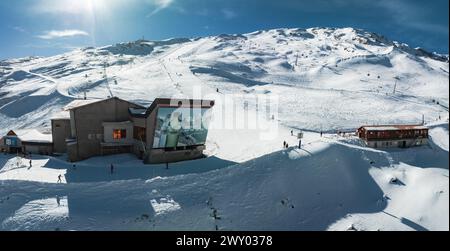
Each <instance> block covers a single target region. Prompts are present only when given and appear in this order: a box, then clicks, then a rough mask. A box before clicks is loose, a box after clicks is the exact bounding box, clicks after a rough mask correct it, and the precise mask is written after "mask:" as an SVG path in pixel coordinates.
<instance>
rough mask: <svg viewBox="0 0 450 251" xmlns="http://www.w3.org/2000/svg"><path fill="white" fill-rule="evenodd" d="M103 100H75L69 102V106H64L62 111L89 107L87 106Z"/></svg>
mask: <svg viewBox="0 0 450 251" xmlns="http://www.w3.org/2000/svg"><path fill="white" fill-rule="evenodd" d="M103 100H105V99H76V100H74V101H72V102H70V103H69V104H67V105H66V106H64V110H66V111H68V110H72V109H75V108H78V107H81V106H85V105H89V104H93V103H96V102H100V101H103Z"/></svg>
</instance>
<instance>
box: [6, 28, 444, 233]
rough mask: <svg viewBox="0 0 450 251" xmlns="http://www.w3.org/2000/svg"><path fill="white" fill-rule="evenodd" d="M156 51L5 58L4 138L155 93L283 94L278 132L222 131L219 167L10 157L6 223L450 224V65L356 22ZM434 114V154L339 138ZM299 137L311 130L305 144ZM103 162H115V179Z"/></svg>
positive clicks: (213, 149) (213, 146)
mask: <svg viewBox="0 0 450 251" xmlns="http://www.w3.org/2000/svg"><path fill="white" fill-rule="evenodd" d="M361 41H363V42H361ZM364 41H366V42H364ZM146 43H148V42H145V41H144V42H142V41H141V42H139V41H138V42H135V43H129V44H127V45H120V46H107V47H104V48H85V49H80V50H76V51H73V52H69V53H66V54H62V55H57V56H53V57H49V58H24V59H15V60H6V61H2V62H1V64H0V133H1V134H2V135H3V134H4V133H5V132H7V131H8V130H9V129H17V128H37V129H40V130H41V131H47V132H48V131H49V126H50V124H49V119H50V117H51V116H52V115H53V114H55V113H57V112H59V111H60V109H61V108H62V107H63V106H64V105H65V104H67V103H69V102H70V101H71V100H73V99H75V98H79V97H81V96H82V95H84V92H86V94H87V96H88V98H105V97H106V96H108V95H110V93H111V92H112V93H113V94H114V95H116V96H119V97H121V98H124V99H130V100H131V101H136V102H140V103H144V104H145V105H149V103H150V102H151V100H152V99H154V98H156V97H194V98H202V97H205V95H206V96H208V95H215V96H216V97H218V98H221V97H224V96H225V95H226V94H262V95H269V94H273V95H278V96H279V97H280V101H279V102H280V103H279V114H278V121H277V122H279V125H278V129H277V135H276V136H275V137H274V138H271V139H269V140H263V139H261V135H263V134H264V133H265V132H264V131H262V130H254V129H235V130H227V129H220V128H215V127H213V128H211V129H210V132H209V135H208V140H207V144H206V147H207V150H206V151H205V153H206V154H207V155H208V158H206V159H202V160H195V161H187V162H183V163H175V164H171V167H170V169H169V170H165V167H164V166H163V165H151V166H146V165H143V164H142V163H141V162H140V161H139V160H137V159H136V158H135V157H134V156H132V155H117V156H107V157H96V158H91V159H89V160H85V161H82V162H79V163H77V166H76V168H75V169H74V168H73V167H72V165H71V164H69V163H67V162H65V161H64V156H62V157H59V158H55V157H46V156H33V158H34V159H33V166H32V167H31V168H30V167H28V166H27V164H28V159H21V158H19V157H17V156H12V155H1V156H0V229H1V230H216V229H219V230H417V231H422V230H448V228H449V226H448V204H449V202H448V192H449V191H448V142H449V139H448V137H449V136H448V62H442V61H438V60H435V59H432V58H430V57H427V56H423V55H421V54H419V53H418V52H414V49H411V48H409V47H405V46H404V45H399V44H396V43H394V42H390V41H388V40H385V39H384V38H380V37H379V36H377V35H375V34H371V33H365V32H362V31H358V30H354V29H351V28H344V29H317V28H313V29H307V30H300V29H277V30H269V31H261V32H255V33H249V34H244V35H242V36H240V35H220V36H215V37H206V38H200V39H196V40H190V41H187V40H180V41H179V43H178V41H175V42H174V43H171V42H163V43H160V44H159V45H155V46H153V45H152V46H153V47H151V48H149V47H148V46H143V45H144V44H146ZM121 50H124V51H121ZM127 50H129V51H131V52H132V53H129V54H127ZM149 51H150V52H149ZM111 52H114V54H113V53H111ZM447 61H448V58H447ZM105 65H106V68H104V66H105ZM105 70H106V74H107V79H108V81H105V78H104V74H105V73H104V72H105ZM194 88H198V90H200V91H201V94H202V95H203V96H202V97H195V96H194V95H195V93H193V90H194ZM394 88H395V93H394V91H393V90H394ZM216 89H219V92H218V93H217V92H216ZM242 99H243V98H242V97H234V100H233V101H234V102H235V103H236V104H237V105H238V107H237V111H238V112H240V113H244V112H252V111H255V110H256V104H255V102H254V100H248V102H249V103H248V108H246V109H245V108H243V107H241V106H240V104H241V103H240V102H241V101H242ZM219 109H221V107H220V102H219V104H218V105H216V106H215V107H214V108H213V111H214V114H219ZM422 114H425V122H426V123H427V124H428V125H429V126H430V128H431V129H430V145H429V146H428V147H419V148H414V149H401V150H400V149H390V150H386V149H370V148H367V147H365V146H363V145H362V144H361V143H359V141H358V140H357V139H356V138H355V137H354V136H351V135H349V136H347V137H340V136H337V135H336V134H334V133H335V131H336V130H344V131H349V132H350V131H354V129H355V128H357V127H358V126H360V125H362V124H388V123H419V122H420V121H421V119H422ZM223 116H224V118H225V120H232V119H236V118H235V116H234V114H233V113H231V112H229V113H224V114H223ZM438 117H440V120H439V119H438ZM239 119H242V118H239ZM239 119H237V121H236V123H237V122H242V121H240V120H239ZM442 121H447V122H442ZM273 122H274V121H271V120H269V119H268V118H265V119H263V120H262V123H264V124H271V123H273ZM291 130H294V132H295V133H296V132H298V131H299V130H303V131H304V134H305V136H304V139H302V149H298V148H296V146H297V145H298V140H297V138H296V137H295V136H291V134H290V131H291ZM319 131H323V132H324V135H323V137H320V136H319V134H318V133H317V132H319ZM283 141H286V142H287V143H288V144H289V145H290V148H289V149H282V142H283ZM105 163H116V164H115V166H117V168H116V169H117V171H116V173H115V174H114V175H110V174H109V173H108V170H107V166H108V164H105ZM58 175H62V176H63V179H62V181H61V184H58V183H57V182H58V178H57V177H58ZM393 178H395V179H393ZM391 180H396V182H394V183H392V182H390V181H391Z"/></svg>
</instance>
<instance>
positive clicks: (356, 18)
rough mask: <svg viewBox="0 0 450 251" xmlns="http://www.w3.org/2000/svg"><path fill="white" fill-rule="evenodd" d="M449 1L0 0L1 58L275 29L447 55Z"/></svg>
mask: <svg viewBox="0 0 450 251" xmlns="http://www.w3.org/2000/svg"><path fill="white" fill-rule="evenodd" d="M448 9H449V1H448V0H431V1H426V0H378V1H375V0H314V1H312V0H308V1H306V0H305V1H303V0H4V1H0V59H5V58H13V57H22V56H30V55H39V56H48V55H55V54H58V53H62V52H65V51H68V50H71V49H74V48H77V47H85V46H102V45H108V44H113V43H117V42H125V41H131V40H136V39H139V38H142V37H144V38H145V39H154V40H159V39H166V38H171V37H198V36H207V35H217V34H222V33H245V32H252V31H255V30H260V29H271V28H282V27H300V28H309V27H355V28H362V29H366V30H368V31H373V32H377V33H380V34H382V35H385V36H387V37H388V38H390V39H392V40H397V41H400V42H404V43H407V44H409V45H411V46H413V47H418V46H419V47H423V48H425V49H427V50H430V51H436V52H439V53H445V54H447V53H448V44H449V27H448V23H449V14H448Z"/></svg>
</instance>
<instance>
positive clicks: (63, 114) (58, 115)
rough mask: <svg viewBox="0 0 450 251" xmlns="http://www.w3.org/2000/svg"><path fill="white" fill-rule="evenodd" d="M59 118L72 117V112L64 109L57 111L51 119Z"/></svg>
mask: <svg viewBox="0 0 450 251" xmlns="http://www.w3.org/2000/svg"><path fill="white" fill-rule="evenodd" d="M58 119H70V112H69V111H68V110H62V111H59V112H57V113H54V114H53V116H52V117H51V120H58Z"/></svg>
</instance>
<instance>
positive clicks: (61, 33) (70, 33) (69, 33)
mask: <svg viewBox="0 0 450 251" xmlns="http://www.w3.org/2000/svg"><path fill="white" fill-rule="evenodd" d="M75 36H89V33H87V32H86V31H82V30H51V31H46V32H44V33H43V34H41V35H39V36H37V37H38V38H41V39H46V40H49V39H55V38H67V37H75Z"/></svg>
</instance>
